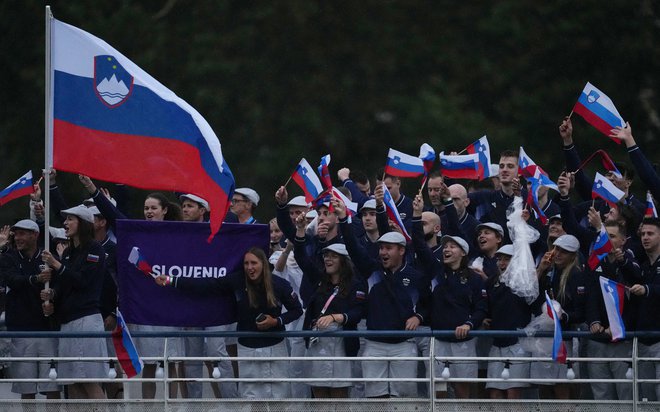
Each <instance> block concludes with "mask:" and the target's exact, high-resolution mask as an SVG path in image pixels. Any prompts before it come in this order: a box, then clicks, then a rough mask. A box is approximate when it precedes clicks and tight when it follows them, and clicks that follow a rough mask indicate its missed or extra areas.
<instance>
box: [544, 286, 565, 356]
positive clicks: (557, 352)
mask: <svg viewBox="0 0 660 412" xmlns="http://www.w3.org/2000/svg"><path fill="white" fill-rule="evenodd" d="M545 305H546V309H547V313H548V316H550V319H552V320H553V321H554V323H555V330H554V331H555V332H554V335H553V339H552V360H553V361H555V362H559V363H566V344H565V343H564V341H563V339H562V338H561V333H562V332H561V322H560V320H559V316H558V315H557V311H555V307H554V306H553V304H552V300H551V299H550V296H548V292H545Z"/></svg>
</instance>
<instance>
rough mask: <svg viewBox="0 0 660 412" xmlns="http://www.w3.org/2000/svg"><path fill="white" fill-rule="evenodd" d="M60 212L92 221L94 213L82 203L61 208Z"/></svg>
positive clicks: (63, 214)
mask: <svg viewBox="0 0 660 412" xmlns="http://www.w3.org/2000/svg"><path fill="white" fill-rule="evenodd" d="M60 213H61V215H62V216H66V215H73V216H77V217H78V218H80V219H82V220H84V221H86V222H89V223H94V214H93V213H92V211H91V210H90V209H89V208H88V207H86V206H84V205H78V206H74V207H72V208H69V209H66V210H63V211H61V212H60Z"/></svg>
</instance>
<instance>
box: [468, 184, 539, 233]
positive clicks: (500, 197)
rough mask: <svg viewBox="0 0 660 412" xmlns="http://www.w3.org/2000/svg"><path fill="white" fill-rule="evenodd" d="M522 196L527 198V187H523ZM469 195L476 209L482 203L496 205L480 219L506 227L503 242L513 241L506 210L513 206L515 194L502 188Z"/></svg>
mask: <svg viewBox="0 0 660 412" xmlns="http://www.w3.org/2000/svg"><path fill="white" fill-rule="evenodd" d="M521 196H522V198H523V199H526V198H527V189H526V188H525V187H523V188H522V193H521ZM468 197H469V198H470V206H471V207H472V208H474V209H476V208H478V207H479V206H480V205H493V204H494V205H495V206H494V207H491V208H490V210H489V211H488V212H487V213H486V214H484V215H483V216H481V218H480V219H479V220H480V221H481V222H482V223H487V222H494V223H497V224H499V225H500V226H502V229H504V238H503V243H502V244H507V243H511V238H510V237H509V229H508V228H507V225H506V224H507V218H506V211H507V209H508V208H509V206H511V203H512V202H513V199H514V198H515V196H513V195H512V196H508V195H507V194H505V193H504V192H503V191H502V190H497V191H495V190H480V191H478V192H472V193H469V194H468ZM472 210H473V209H472Z"/></svg>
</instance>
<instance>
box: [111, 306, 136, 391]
mask: <svg viewBox="0 0 660 412" xmlns="http://www.w3.org/2000/svg"><path fill="white" fill-rule="evenodd" d="M112 343H113V345H114V346H115V352H117V360H118V361H119V364H120V365H121V367H122V369H124V372H126V376H127V377H128V378H132V377H133V376H135V375H138V374H139V373H140V372H142V366H144V363H143V362H142V359H140V355H139V354H138V352H137V348H136V347H135V343H133V338H131V333H130V332H129V331H128V328H127V327H126V322H124V317H123V316H122V315H121V312H120V311H119V308H117V326H116V327H115V329H114V330H113V331H112Z"/></svg>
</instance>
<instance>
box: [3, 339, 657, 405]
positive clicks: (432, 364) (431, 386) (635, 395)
mask: <svg viewBox="0 0 660 412" xmlns="http://www.w3.org/2000/svg"><path fill="white" fill-rule="evenodd" d="M132 336H133V337H134V338H141V337H150V338H164V339H166V341H165V350H164V353H163V356H159V357H150V358H147V357H144V358H142V359H143V360H144V361H145V362H150V361H151V362H153V361H156V362H161V366H162V368H163V376H162V377H156V378H143V377H140V376H137V377H134V378H132V379H127V378H125V377H117V378H106V379H61V378H55V379H11V378H7V379H2V380H0V384H2V383H13V382H31V383H38V382H57V383H61V384H67V383H73V382H98V383H109V382H118V383H124V384H132V383H133V382H138V383H141V382H152V383H156V384H157V385H159V386H160V388H161V390H162V393H163V398H162V399H154V400H146V399H123V400H103V401H101V402H102V403H105V404H108V405H113V404H114V406H116V407H117V408H119V409H118V410H121V409H123V407H124V406H126V405H127V404H134V405H142V406H144V408H143V409H149V407H148V406H145V405H158V407H164V408H165V409H166V410H170V409H176V407H177V406H181V405H182V404H186V405H197V407H196V409H199V410H208V409H212V408H213V407H217V406H218V405H219V404H221V405H222V407H223V410H232V409H236V410H240V409H241V406H240V405H243V406H244V405H245V404H250V405H254V404H255V403H257V404H259V403H260V402H261V403H264V404H265V406H264V407H265V408H266V409H268V410H280V409H281V410H287V411H290V410H298V409H296V408H295V407H293V406H294V405H298V406H300V407H302V408H307V407H309V405H310V404H311V405H316V406H311V407H309V409H315V410H317V411H320V410H337V405H344V406H346V407H349V406H350V407H351V408H352V409H350V410H370V408H372V407H373V408H374V410H377V411H382V410H384V409H382V407H383V406H387V407H388V408H389V407H391V406H392V405H396V406H397V407H396V409H397V410H399V411H403V410H416V411H420V410H428V411H436V410H444V409H452V408H457V407H458V406H461V407H464V408H466V410H469V409H471V407H470V405H472V406H473V407H476V405H479V409H482V410H483V408H487V407H492V406H493V405H500V404H501V405H518V407H519V406H520V405H527V406H529V407H530V409H531V408H534V409H536V410H546V409H547V410H556V404H557V402H559V403H560V404H566V406H567V408H568V407H570V408H576V407H577V408H578V409H580V410H588V409H589V408H592V409H593V410H617V411H618V410H630V411H645V410H660V402H648V401H645V400H643V399H640V393H639V384H643V383H647V384H654V385H660V379H641V378H640V377H639V376H638V372H639V363H640V362H659V361H660V359H656V358H641V357H639V356H638V350H637V349H638V339H639V338H660V331H657V332H629V333H628V336H627V339H629V340H632V353H631V356H630V357H621V358H609V357H608V358H593V357H579V356H575V357H570V358H568V361H569V362H571V363H572V364H573V365H576V364H580V363H587V362H616V361H619V362H627V363H629V364H630V370H631V372H632V373H631V374H630V376H627V377H626V378H624V379H593V378H585V377H582V376H580V377H579V378H575V379H569V378H568V377H565V378H557V379H550V378H547V379H546V378H529V377H526V378H513V377H512V378H504V377H500V378H479V377H474V378H455V377H452V376H445V377H435V373H434V369H435V368H444V367H445V366H446V365H447V364H448V363H460V362H478V361H502V362H505V363H508V362H552V359H551V358H550V357H531V356H530V357H523V358H512V357H438V356H434V355H433V354H434V345H435V342H436V341H435V339H430V341H429V345H430V349H429V352H430V354H429V356H410V357H395V358H392V357H364V356H360V357H348V358H341V360H350V361H385V360H397V361H410V362H426V364H427V365H428V370H427V371H426V376H425V377H418V378H412V379H406V381H407V382H417V383H418V384H423V385H424V387H425V388H426V392H428V396H425V397H417V398H410V399H396V400H388V401H387V402H385V401H383V400H382V399H380V400H377V399H339V400H337V399H332V401H330V400H328V399H278V400H273V399H265V400H255V399H250V400H249V401H248V400H246V399H222V400H215V399H209V398H205V399H174V398H170V397H169V395H168V392H169V391H168V385H169V384H170V383H172V382H201V383H207V382H216V383H222V382H234V383H241V382H290V383H313V382H352V383H353V384H358V383H364V382H395V381H398V380H399V379H396V378H361V377H351V378H334V379H327V378H313V377H312V378H290V377H280V378H240V377H236V378H234V377H220V378H213V377H206V378H204V377H202V378H190V377H181V378H173V377H170V376H168V369H169V368H168V366H169V364H170V363H173V362H174V363H176V362H181V361H184V362H186V361H205V362H218V361H219V360H231V361H239V362H240V361H257V362H259V361H304V362H319V361H329V360H338V359H340V358H334V357H291V356H287V357H230V358H222V359H219V358H217V357H208V356H206V357H182V356H177V357H174V356H167V342H168V339H170V338H182V337H238V338H248V337H250V338H255V337H257V338H263V337H282V338H290V337H312V336H319V337H360V338H376V337H388V338H404V337H405V338H413V337H415V338H417V337H428V338H431V337H436V338H451V337H453V336H454V332H453V331H290V332H237V331H223V332H220V331H167V332H135V333H132ZM470 336H472V337H490V338H494V337H520V338H526V337H530V336H529V335H527V334H526V333H525V332H524V331H482V330H477V331H471V332H470ZM28 337H29V338H83V339H85V338H98V337H103V338H109V337H110V333H109V332H78V333H73V332H0V339H3V338H28ZM533 337H545V338H552V332H537V333H536V334H534V336H533ZM564 337H565V338H579V339H580V340H581V341H585V340H588V339H589V338H592V337H593V336H592V335H591V334H590V333H589V332H564ZM112 360H114V361H115V362H116V358H111V357H93V358H92V357H88V358H76V357H69V358H63V357H52V358H34V357H30V358H28V357H5V358H0V362H2V363H8V362H19V361H20V362H30V361H35V362H36V361H46V362H55V363H59V362H67V361H90V362H91V361H96V362H110V361H112ZM457 382H467V383H486V382H521V383H527V384H553V383H573V384H590V383H594V382H608V383H625V384H630V385H631V386H632V399H631V400H622V401H610V400H607V401H605V400H599V399H596V400H591V399H571V400H566V401H558V400H540V399H520V400H493V399H437V398H436V391H435V388H436V383H457ZM32 402H35V403H45V404H46V403H47V404H53V405H58V404H62V403H65V404H67V405H89V404H90V403H93V404H100V401H98V400H94V401H81V400H72V399H67V400H60V401H53V400H49V401H42V400H37V401H25V400H16V399H4V400H3V399H0V407H2V405H12V404H25V403H32ZM553 404H554V405H555V406H554V407H551V405H553ZM273 405H275V406H273ZM365 405H367V406H369V407H367V406H365ZM377 405H380V406H377ZM356 407H357V408H358V409H356ZM292 408H293V409H292ZM360 408H361V409H360ZM503 408H504V409H502V407H499V406H498V407H497V409H496V410H497V411H502V410H506V409H507V407H503ZM585 408H586V409H585ZM106 409H107V408H106ZM193 409H195V408H193ZM266 409H263V410H266ZM340 409H341V408H340ZM304 410H307V409H304ZM523 410H524V409H523Z"/></svg>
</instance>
